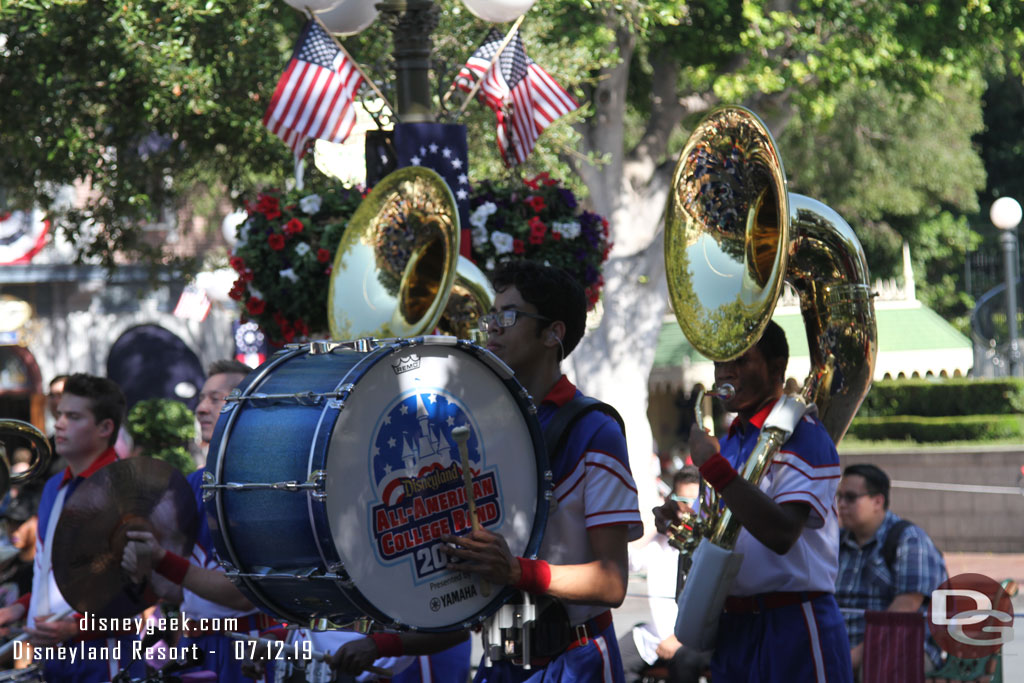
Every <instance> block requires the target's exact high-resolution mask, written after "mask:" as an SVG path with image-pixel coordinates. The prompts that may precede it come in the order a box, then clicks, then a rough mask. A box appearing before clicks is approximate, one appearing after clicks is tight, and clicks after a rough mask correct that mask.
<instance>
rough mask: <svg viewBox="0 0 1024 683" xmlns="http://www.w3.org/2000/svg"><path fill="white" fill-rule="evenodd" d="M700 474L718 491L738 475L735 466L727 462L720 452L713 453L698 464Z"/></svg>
mask: <svg viewBox="0 0 1024 683" xmlns="http://www.w3.org/2000/svg"><path fill="white" fill-rule="evenodd" d="M700 473H701V476H703V477H704V479H705V480H707V482H708V483H709V484H711V486H712V487H714V489H715V490H716V491H718V492H719V493H721V492H722V489H724V488H725V487H726V486H728V485H729V484H730V483H731V482H732V480H733V479H735V478H736V477H738V476H739V472H737V471H736V468H735V467H733V466H732V465H730V464H729V461H728V460H726V459H725V456H723V455H722V454H721V453H715V454H714V455H712V456H711V458H710V459H709V460H708V461H707V462H706V463H704V464H703V465H701V466H700Z"/></svg>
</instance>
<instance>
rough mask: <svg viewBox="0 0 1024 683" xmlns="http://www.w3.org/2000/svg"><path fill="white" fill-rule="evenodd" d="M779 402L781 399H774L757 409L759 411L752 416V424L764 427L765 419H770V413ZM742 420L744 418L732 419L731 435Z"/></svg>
mask: <svg viewBox="0 0 1024 683" xmlns="http://www.w3.org/2000/svg"><path fill="white" fill-rule="evenodd" d="M778 402H779V399H775V400H774V401H772V402H771V403H769V404H768V405H766V406H765V407H764V408H761V410H759V411H757V413H755V414H754V416H753V417H752V418H750V424H752V425H753V426H754V427H756V428H758V429H760V428H761V427H763V426H764V421H765V420H767V419H768V413H770V412H772V408H774V407H775V404H776V403H778ZM741 422H742V420H740V418H738V417H737V418H736V419H735V420H733V421H732V424H731V425H729V436H732V433H733V432H734V431H736V427H737V426H739V424H740V423H741Z"/></svg>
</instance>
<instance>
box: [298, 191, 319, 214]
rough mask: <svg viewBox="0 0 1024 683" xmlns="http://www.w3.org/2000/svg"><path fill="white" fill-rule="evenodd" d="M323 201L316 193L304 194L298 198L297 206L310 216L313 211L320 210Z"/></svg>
mask: <svg viewBox="0 0 1024 683" xmlns="http://www.w3.org/2000/svg"><path fill="white" fill-rule="evenodd" d="M323 201H324V200H322V199H321V198H320V195H318V194H311V195H306V196H305V197H303V198H302V199H300V200H299V208H300V209H302V211H303V212H304V213H306V214H309V215H310V216H312V215H313V214H314V213H316V212H317V211H319V210H320V205H321V204H323Z"/></svg>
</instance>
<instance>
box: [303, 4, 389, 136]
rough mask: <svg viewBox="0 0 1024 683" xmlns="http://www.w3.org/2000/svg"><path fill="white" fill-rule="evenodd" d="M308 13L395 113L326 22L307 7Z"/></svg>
mask: <svg viewBox="0 0 1024 683" xmlns="http://www.w3.org/2000/svg"><path fill="white" fill-rule="evenodd" d="M306 12H307V13H308V14H309V16H310V17H312V19H313V21H315V22H316V23H318V24H320V28H322V29H323V30H324V33H326V34H327V35H329V36H330V37H331V40H333V41H334V44H335V45H337V46H338V49H339V50H341V51H342V52H344V53H345V56H346V57H348V59H349V61H350V62H352V65H353V66H354V67H355V68H356V71H358V72H359V73H360V75H361V76H362V77H363V82H364V83H366V84H367V85H368V86H370V89H371V90H373V92H375V93H377V97H379V98H380V99H381V100H383V101H384V104H386V105H387V107H388V109H390V110H391V111H392V112H394V111H395V109H394V107H392V106H391V103H390V102H388V98H386V97H384V93H382V92H381V91H380V89H379V88H378V87H377V86H376V84H374V82H373V80H372V79H371V78H370V77H369V76H368V75H367V74H366V72H365V71H363V67H361V66H359V62H357V61H356V60H355V59H353V58H352V55H350V54H349V52H348V50H346V49H345V46H344V45H342V44H341V41H340V40H338V37H337V36H336V35H334V34H333V33H331V31H330V29H328V28H327V27H326V26H324V22H323V21H321V20H320V17H318V16H317V15H316V14H314V13H313V10H311V9H310V8H309V7H306ZM395 116H396V118H397V116H398V115H397V114H395ZM373 121H374V123H376V124H377V127H378V128H381V125H380V122H379V121H377V119H376V118H374V119H373Z"/></svg>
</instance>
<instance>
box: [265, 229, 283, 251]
mask: <svg viewBox="0 0 1024 683" xmlns="http://www.w3.org/2000/svg"><path fill="white" fill-rule="evenodd" d="M267 243H268V244H269V245H270V248H271V249H273V250H274V251H281V250H282V249H284V235H279V234H277V233H276V232H275V233H272V234H271V235H270V236H269V237H268V238H267Z"/></svg>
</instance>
